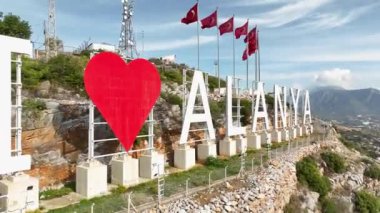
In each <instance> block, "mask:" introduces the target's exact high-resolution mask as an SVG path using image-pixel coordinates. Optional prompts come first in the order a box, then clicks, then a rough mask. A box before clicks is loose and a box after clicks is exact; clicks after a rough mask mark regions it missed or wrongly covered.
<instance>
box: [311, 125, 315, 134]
mask: <svg viewBox="0 0 380 213" xmlns="http://www.w3.org/2000/svg"><path fill="white" fill-rule="evenodd" d="M313 133H314V126H313V124H310V134H313Z"/></svg>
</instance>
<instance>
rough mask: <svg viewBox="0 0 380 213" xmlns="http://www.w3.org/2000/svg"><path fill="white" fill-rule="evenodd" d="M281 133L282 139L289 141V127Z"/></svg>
mask: <svg viewBox="0 0 380 213" xmlns="http://www.w3.org/2000/svg"><path fill="white" fill-rule="evenodd" d="M281 135H282V141H289V139H290V136H289V130H287V129H284V130H282V132H281Z"/></svg>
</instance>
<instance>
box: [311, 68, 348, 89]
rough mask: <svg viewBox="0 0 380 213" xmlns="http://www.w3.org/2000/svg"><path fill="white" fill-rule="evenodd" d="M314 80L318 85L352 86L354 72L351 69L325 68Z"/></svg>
mask: <svg viewBox="0 0 380 213" xmlns="http://www.w3.org/2000/svg"><path fill="white" fill-rule="evenodd" d="M314 80H315V82H316V83H317V84H318V85H322V86H340V87H344V88H350V87H351V83H352V72H351V70H349V69H340V68H335V69H332V70H325V71H322V72H320V73H318V74H316V75H315V76H314Z"/></svg>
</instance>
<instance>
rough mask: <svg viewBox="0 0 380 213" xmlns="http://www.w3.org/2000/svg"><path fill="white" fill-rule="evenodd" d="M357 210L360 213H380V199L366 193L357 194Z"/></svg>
mask: <svg viewBox="0 0 380 213" xmlns="http://www.w3.org/2000/svg"><path fill="white" fill-rule="evenodd" d="M355 208H356V210H357V211H358V212H364V213H378V212H380V198H378V197H375V196H374V195H372V194H370V193H368V192H366V191H359V192H356V193H355Z"/></svg>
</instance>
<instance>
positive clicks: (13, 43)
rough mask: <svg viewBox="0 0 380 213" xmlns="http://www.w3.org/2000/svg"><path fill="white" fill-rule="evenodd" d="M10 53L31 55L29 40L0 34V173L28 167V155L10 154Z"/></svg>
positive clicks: (29, 163) (29, 162)
mask: <svg viewBox="0 0 380 213" xmlns="http://www.w3.org/2000/svg"><path fill="white" fill-rule="evenodd" d="M11 53H20V54H29V55H32V43H31V42H30V41H29V40H24V39H18V38H12V37H8V36H2V35H0V72H1V77H0V98H1V104H0V174H9V173H12V172H18V171H23V170H28V169H30V165H31V158H30V155H20V156H12V150H11V149H12V148H11V119H12V117H11V115H12V110H11V107H12V102H11Z"/></svg>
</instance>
